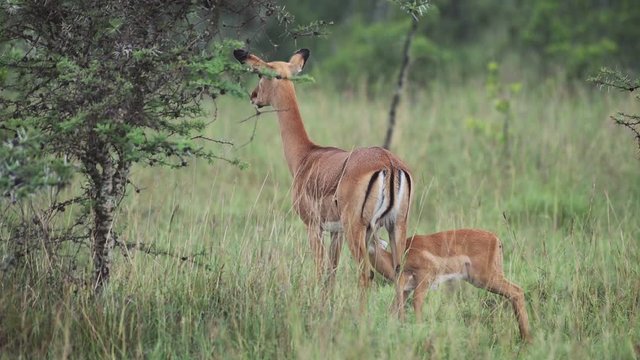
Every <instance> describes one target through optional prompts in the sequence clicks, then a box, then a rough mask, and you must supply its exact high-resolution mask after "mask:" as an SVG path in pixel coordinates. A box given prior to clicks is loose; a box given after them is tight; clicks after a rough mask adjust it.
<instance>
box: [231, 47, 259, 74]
mask: <svg viewBox="0 0 640 360" xmlns="http://www.w3.org/2000/svg"><path fill="white" fill-rule="evenodd" d="M233 56H234V57H235V58H236V60H238V61H239V62H240V63H241V64H247V65H249V66H251V68H253V69H256V70H258V69H260V68H263V67H266V66H267V63H265V62H264V61H263V60H262V59H260V58H259V57H257V56H255V55H253V54H250V53H249V52H248V51H246V50H244V49H235V50H233Z"/></svg>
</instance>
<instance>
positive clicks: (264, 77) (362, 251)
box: [233, 49, 413, 311]
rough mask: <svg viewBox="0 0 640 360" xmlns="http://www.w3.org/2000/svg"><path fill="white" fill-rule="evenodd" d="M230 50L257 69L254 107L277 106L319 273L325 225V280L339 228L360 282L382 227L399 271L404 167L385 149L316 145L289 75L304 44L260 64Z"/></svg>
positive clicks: (406, 186)
mask: <svg viewBox="0 0 640 360" xmlns="http://www.w3.org/2000/svg"><path fill="white" fill-rule="evenodd" d="M233 55H234V56H235V58H236V59H237V60H238V61H240V62H241V63H243V64H247V65H249V66H250V67H251V68H252V69H253V70H254V72H257V73H258V74H259V77H260V80H259V82H258V86H257V87H256V89H255V90H253V92H252V93H251V103H252V104H254V105H256V106H258V107H262V106H267V105H271V106H272V107H273V108H274V109H275V110H276V111H277V114H278V121H279V124H280V134H281V137H282V145H283V147H284V155H285V158H286V161H287V164H288V166H289V171H290V172H291V174H292V175H293V186H292V195H293V205H294V207H295V209H296V211H297V212H298V214H299V215H300V218H301V219H302V221H303V222H304V223H305V224H306V226H307V231H308V237H309V243H310V245H311V249H312V251H313V254H314V257H315V261H316V270H317V271H318V273H322V270H323V268H324V258H325V255H324V245H323V244H322V233H323V231H328V232H330V233H331V238H332V243H331V249H330V254H329V257H330V269H329V271H330V273H329V276H330V279H333V276H334V273H335V269H336V267H337V266H338V261H339V258H340V249H341V247H342V244H341V242H342V236H341V235H340V232H344V235H345V237H346V239H347V244H348V246H349V250H350V251H351V253H352V255H353V257H354V258H355V259H356V261H357V262H358V264H359V267H360V284H361V285H362V286H363V287H364V288H366V287H368V285H369V281H370V273H371V274H372V272H371V270H370V264H369V261H368V257H367V253H366V249H367V242H368V241H371V234H373V233H374V232H375V231H376V230H377V228H379V227H385V228H386V229H387V231H388V232H389V238H390V243H391V252H392V255H391V266H393V269H394V273H396V272H399V269H400V263H401V255H402V254H403V253H404V249H405V236H406V224H407V218H408V212H409V207H410V203H411V197H412V191H413V189H412V179H411V173H410V171H409V169H408V168H407V166H406V165H405V164H404V163H403V162H402V161H401V160H400V159H399V158H398V157H396V156H395V155H393V154H392V153H390V152H389V151H387V150H385V149H383V148H379V147H372V148H361V149H356V150H353V151H344V150H341V149H337V148H334V147H324V146H319V145H316V144H315V143H313V142H312V141H311V140H310V139H309V136H308V135H307V132H306V130H305V128H304V125H303V123H302V118H301V116H300V111H299V109H298V103H297V100H296V93H295V89H294V86H293V82H292V81H291V78H292V76H294V75H296V74H298V73H299V72H300V71H301V70H302V68H303V67H304V65H305V63H306V61H307V60H308V58H309V50H307V49H302V50H299V51H297V52H296V53H294V54H293V56H292V57H291V59H290V60H289V61H288V62H280V61H274V62H265V61H263V60H261V59H260V58H258V57H257V56H255V55H253V54H250V53H248V52H246V51H245V50H240V49H238V50H235V51H234V52H233ZM391 278H392V279H393V280H394V281H396V282H397V284H396V285H397V289H396V303H397V304H402V303H403V300H402V295H403V293H402V288H403V287H404V285H403V284H400V283H401V282H402V279H401V277H398V278H397V279H396V276H391ZM399 308H402V307H401V306H399ZM401 311H402V310H401Z"/></svg>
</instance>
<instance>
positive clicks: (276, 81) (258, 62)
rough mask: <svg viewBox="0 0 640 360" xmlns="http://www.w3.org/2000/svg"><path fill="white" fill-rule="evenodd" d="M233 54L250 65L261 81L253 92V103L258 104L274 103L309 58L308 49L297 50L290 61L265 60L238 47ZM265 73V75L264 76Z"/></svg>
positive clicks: (260, 105)
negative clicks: (283, 87)
mask: <svg viewBox="0 0 640 360" xmlns="http://www.w3.org/2000/svg"><path fill="white" fill-rule="evenodd" d="M233 56H234V57H235V58H236V59H237V60H238V61H239V62H241V63H242V64H247V65H249V66H250V67H251V68H252V69H253V70H254V71H255V72H256V73H258V77H259V78H260V81H259V82H258V86H256V88H255V89H254V90H253V91H252V92H251V103H252V104H254V105H256V106H258V107H263V106H268V105H273V102H274V101H275V97H276V96H277V95H278V94H279V93H280V92H279V90H280V89H281V87H282V86H291V81H289V79H291V77H293V76H294V75H297V74H298V73H299V72H300V71H302V68H303V67H304V64H305V63H306V62H307V59H308V58H309V50H308V49H300V50H298V51H296V52H295V53H294V54H293V56H291V58H290V59H289V61H288V62H284V61H272V62H265V61H264V60H262V59H260V58H259V57H257V56H255V55H253V54H250V53H249V52H247V51H245V50H242V49H236V50H234V51H233ZM263 74H264V76H263Z"/></svg>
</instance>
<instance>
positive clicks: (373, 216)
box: [361, 168, 411, 231]
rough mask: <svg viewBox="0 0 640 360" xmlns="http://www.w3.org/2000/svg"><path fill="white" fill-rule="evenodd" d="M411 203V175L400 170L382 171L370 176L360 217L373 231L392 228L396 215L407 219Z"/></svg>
mask: <svg viewBox="0 0 640 360" xmlns="http://www.w3.org/2000/svg"><path fill="white" fill-rule="evenodd" d="M410 201H411V175H409V173H408V172H407V171H405V170H402V169H397V168H396V169H383V170H379V171H376V172H375V173H373V175H371V178H370V180H369V185H368V186H367V190H366V193H365V196H364V201H363V202H362V209H361V216H362V220H363V222H364V223H365V224H368V226H369V227H370V228H371V230H372V231H375V230H376V229H377V228H379V227H380V226H384V227H386V228H390V227H393V226H394V225H395V223H396V219H397V218H398V215H400V216H402V217H403V218H406V217H407V211H408V209H409V204H410Z"/></svg>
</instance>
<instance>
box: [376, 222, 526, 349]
mask: <svg viewBox="0 0 640 360" xmlns="http://www.w3.org/2000/svg"><path fill="white" fill-rule="evenodd" d="M368 250H369V257H370V261H371V263H372V264H373V267H374V268H375V269H376V270H377V271H378V272H380V273H381V274H382V275H383V276H384V277H386V278H387V279H389V280H392V281H393V278H394V276H395V272H394V270H393V264H392V261H391V254H390V253H389V252H387V251H385V250H384V248H383V247H382V246H381V244H380V242H379V241H375V242H372V243H370V244H369V249H368ZM403 272H404V276H405V277H406V284H405V288H404V290H405V294H404V299H405V301H406V298H407V296H408V295H409V294H408V293H409V292H411V291H414V295H413V306H414V309H415V313H416V318H418V319H421V318H422V304H423V302H424V297H425V295H426V293H427V290H428V289H429V288H435V287H437V286H438V284H439V283H441V282H443V281H447V280H456V279H459V280H465V281H467V282H469V283H471V284H473V285H474V286H476V287H479V288H482V289H486V290H488V291H490V292H492V293H495V294H499V295H502V296H504V297H506V298H507V299H509V300H510V301H511V304H512V306H513V311H514V312H515V315H516V318H517V319H518V325H519V328H520V336H521V337H522V339H524V340H529V339H530V336H529V320H528V316H527V310H526V308H525V304H524V293H523V291H522V289H521V288H520V287H519V286H517V285H515V284H513V283H511V282H509V281H508V280H507V279H506V278H505V277H504V272H503V270H502V244H501V242H500V240H499V239H498V237H497V236H496V235H494V234H492V233H490V232H488V231H483V230H474V229H460V230H450V231H444V232H439V233H435V234H431V235H415V236H413V237H411V238H409V239H407V255H406V260H405V266H404V269H403Z"/></svg>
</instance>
